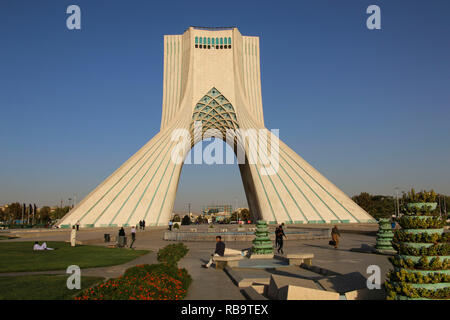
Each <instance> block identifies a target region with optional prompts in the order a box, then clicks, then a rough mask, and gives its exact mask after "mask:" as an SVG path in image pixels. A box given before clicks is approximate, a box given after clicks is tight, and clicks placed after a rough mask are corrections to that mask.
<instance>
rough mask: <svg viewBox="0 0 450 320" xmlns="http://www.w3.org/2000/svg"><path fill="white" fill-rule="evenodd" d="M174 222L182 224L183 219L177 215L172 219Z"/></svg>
mask: <svg viewBox="0 0 450 320" xmlns="http://www.w3.org/2000/svg"><path fill="white" fill-rule="evenodd" d="M172 220H173V222H180V221H181V218H180V216H179V215H177V214H176V215H174V216H173V219H172Z"/></svg>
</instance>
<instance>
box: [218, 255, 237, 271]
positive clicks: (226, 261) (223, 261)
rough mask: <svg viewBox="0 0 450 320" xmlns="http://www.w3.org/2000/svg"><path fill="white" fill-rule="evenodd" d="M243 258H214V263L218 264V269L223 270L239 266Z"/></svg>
mask: <svg viewBox="0 0 450 320" xmlns="http://www.w3.org/2000/svg"><path fill="white" fill-rule="evenodd" d="M243 258H244V257H243V256H223V257H214V262H215V264H216V269H223V268H225V267H226V266H228V267H230V268H234V267H237V266H238V263H239V260H242V259H243Z"/></svg>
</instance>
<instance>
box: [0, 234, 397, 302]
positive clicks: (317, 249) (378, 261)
mask: <svg viewBox="0 0 450 320" xmlns="http://www.w3.org/2000/svg"><path fill="white" fill-rule="evenodd" d="M164 231H165V230H163V229H161V228H159V229H152V228H148V229H147V230H145V231H141V230H138V233H137V240H136V242H135V245H134V247H135V248H136V249H148V250H152V252H151V253H149V254H146V255H144V256H141V257H139V258H137V259H135V260H133V261H130V262H128V263H125V264H122V265H118V266H112V267H100V268H89V269H83V270H82V274H83V275H89V276H101V277H106V278H111V277H117V276H119V275H121V274H123V272H124V271H125V270H126V269H127V268H129V267H131V266H134V265H138V264H147V263H148V264H152V263H156V262H157V260H156V252H157V251H158V250H159V249H160V248H162V247H164V246H166V245H168V244H170V243H173V242H168V241H164V240H162V236H163V232H164ZM69 232H70V231H67V232H61V231H59V232H55V233H52V232H50V233H49V232H46V233H42V234H36V235H35V236H34V235H33V237H29V238H26V239H11V240H2V242H15V241H68V240H69ZM108 232H109V233H115V232H117V230H116V229H114V230H108V231H105V230H99V231H96V230H92V229H91V230H81V231H80V232H79V233H78V237H77V238H78V239H80V240H82V241H83V240H85V241H86V240H89V241H93V242H94V243H93V244H95V240H97V243H96V244H97V245H104V243H102V239H103V234H104V233H108ZM128 233H129V231H128V230H127V234H128ZM185 244H186V245H187V246H188V247H189V249H190V250H189V253H188V254H187V255H186V257H184V258H183V259H182V260H181V261H180V262H179V266H180V267H183V268H186V269H187V270H188V272H189V274H190V275H191V276H192V278H193V282H192V285H191V287H190V288H189V292H188V296H187V299H192V300H202V299H212V300H214V299H216V300H222V299H223V300H236V299H244V297H243V295H242V294H241V292H240V290H239V288H238V287H236V286H235V285H234V284H233V283H232V281H231V280H230V278H229V277H228V275H227V274H226V273H225V272H223V271H220V270H215V269H213V268H210V269H204V268H201V264H203V263H205V262H206V261H207V260H208V259H209V258H210V255H211V253H212V252H213V251H214V246H215V243H214V242H212V243H209V242H186V243H185ZM361 244H367V245H374V244H375V237H373V236H367V235H363V234H347V233H343V234H342V237H341V243H340V248H339V249H334V248H333V247H331V246H329V245H328V240H301V241H300V240H299V241H297V240H296V241H289V240H287V241H285V253H290V252H292V253H300V252H302V253H313V254H314V256H315V257H314V259H313V265H315V266H319V267H322V268H326V269H330V270H333V271H336V272H338V273H343V274H345V273H350V272H355V271H358V272H360V273H361V274H363V275H367V274H366V270H367V267H368V266H369V265H373V264H375V265H378V266H380V268H381V273H382V275H385V274H386V273H387V271H388V270H389V269H390V267H391V265H390V263H389V262H388V259H387V257H386V256H382V255H375V254H367V253H358V252H352V251H350V249H351V248H359V247H360V246H361ZM227 246H228V247H229V248H232V249H239V250H240V249H244V248H249V247H251V242H228V243H227ZM25 274H64V270H62V271H61V270H59V271H39V272H25V273H24V272H20V273H8V274H6V273H3V274H0V276H18V275H25Z"/></svg>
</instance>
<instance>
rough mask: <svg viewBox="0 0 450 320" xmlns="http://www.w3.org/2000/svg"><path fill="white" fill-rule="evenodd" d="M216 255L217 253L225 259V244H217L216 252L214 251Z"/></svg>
mask: <svg viewBox="0 0 450 320" xmlns="http://www.w3.org/2000/svg"><path fill="white" fill-rule="evenodd" d="M214 253H217V254H218V255H219V256H221V257H223V255H224V254H225V242H222V241H219V242H216V251H214Z"/></svg>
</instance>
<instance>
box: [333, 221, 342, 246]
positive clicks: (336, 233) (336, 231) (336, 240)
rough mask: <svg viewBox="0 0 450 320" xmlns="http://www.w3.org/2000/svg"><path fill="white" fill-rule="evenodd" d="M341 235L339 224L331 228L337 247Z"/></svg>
mask: <svg viewBox="0 0 450 320" xmlns="http://www.w3.org/2000/svg"><path fill="white" fill-rule="evenodd" d="M340 236H341V233H340V232H339V230H338V228H337V226H334V227H333V229H331V239H332V240H333V242H334V248H335V249H337V247H338V245H339V237H340Z"/></svg>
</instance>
